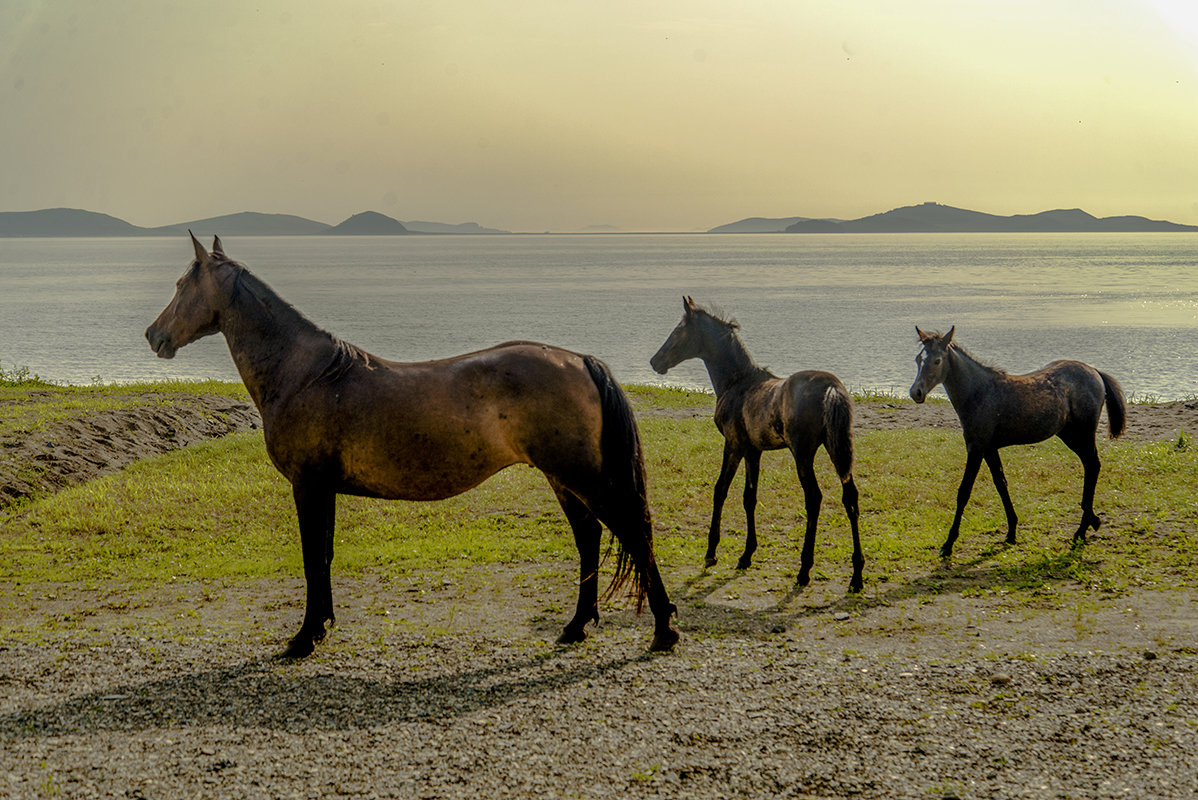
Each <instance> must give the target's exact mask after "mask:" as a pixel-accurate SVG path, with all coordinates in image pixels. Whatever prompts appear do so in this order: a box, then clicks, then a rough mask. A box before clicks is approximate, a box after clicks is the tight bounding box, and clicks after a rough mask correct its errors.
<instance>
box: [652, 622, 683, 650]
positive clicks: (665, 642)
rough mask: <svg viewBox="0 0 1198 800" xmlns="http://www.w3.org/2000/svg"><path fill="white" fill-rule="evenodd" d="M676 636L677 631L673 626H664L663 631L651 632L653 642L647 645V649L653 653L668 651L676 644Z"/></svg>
mask: <svg viewBox="0 0 1198 800" xmlns="http://www.w3.org/2000/svg"><path fill="white" fill-rule="evenodd" d="M678 638H679V634H678V631H676V630H674V628H673V627H669V628H666V629H665V631H664V632H658V633H654V634H653V643H652V644H650V645H649V650H650V651H651V652H654V653H668V652H670V651H671V650H673V649H674V645H676V644H678Z"/></svg>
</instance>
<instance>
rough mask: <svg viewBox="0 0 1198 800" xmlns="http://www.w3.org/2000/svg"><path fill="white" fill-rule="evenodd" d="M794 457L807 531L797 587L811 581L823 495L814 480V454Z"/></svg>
mask: <svg viewBox="0 0 1198 800" xmlns="http://www.w3.org/2000/svg"><path fill="white" fill-rule="evenodd" d="M794 457H795V468H796V469H797V470H798V473H799V484H800V485H801V486H802V487H803V503H804V505H805V507H806V510H807V531H806V533H805V534H804V535H803V554H802V556H801V557H800V560H799V586H806V585H807V584H808V583H809V582H810V581H811V566H812V565H813V564H814V563H815V526H816V524H817V523H818V522H819V507H820V504H821V503H822V502H823V501H824V495H823V492H821V491H820V489H819V483H818V482H817V481H816V480H815V453H795V454H794Z"/></svg>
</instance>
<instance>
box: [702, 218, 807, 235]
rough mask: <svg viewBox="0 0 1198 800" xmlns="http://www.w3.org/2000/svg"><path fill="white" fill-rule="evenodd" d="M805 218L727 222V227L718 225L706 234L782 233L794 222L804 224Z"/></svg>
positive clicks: (749, 219) (753, 219) (751, 219)
mask: <svg viewBox="0 0 1198 800" xmlns="http://www.w3.org/2000/svg"><path fill="white" fill-rule="evenodd" d="M806 219H807V217H780V218H776V219H771V218H769V217H748V218H746V219H742V220H740V221H739V222H729V223H728V224H727V225H718V226H716V227H714V228H712V229H711V230H709V231H708V233H782V232H784V231H785V230H786V228H787V227H788V226H790V225H794V224H795V223H796V222H804V221H806Z"/></svg>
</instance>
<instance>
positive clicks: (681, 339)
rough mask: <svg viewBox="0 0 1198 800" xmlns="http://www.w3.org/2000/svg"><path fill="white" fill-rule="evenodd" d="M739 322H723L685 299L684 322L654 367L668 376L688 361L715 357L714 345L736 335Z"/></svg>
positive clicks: (659, 353) (652, 362)
mask: <svg viewBox="0 0 1198 800" xmlns="http://www.w3.org/2000/svg"><path fill="white" fill-rule="evenodd" d="M737 327H739V326H738V325H737V324H736V323H735V322H728V321H726V320H722V319H720V318H719V317H717V316H715V315H714V314H712V313H710V312H708V311H707V310H706V309H704V308H702V307H701V306H699V305H697V304H696V303H695V301H694V300H692V299H691V298H689V297H684V298H682V321H681V322H679V323H678V325H676V326H675V327H674V330H673V331H671V332H670V335H669V337H668V338H667V339H666V341H665V344H663V345H662V346H661V347H660V348H659V349H658V351H657V352H656V353H654V354H653V358H651V359H649V364H650V366H652V367H653V369H654V370H656V371H657V372H658V373H659V374H661V375H665V374H666V373H667V372H668V371H669V370H671V369H672V368H674V367H676V366H678V365H679V364H681V363H682V362H683V361H686V360H687V359H688V358H703V357H706V356H707V355H709V354H711V353H712V349H711V348H712V345H714V344H716V343H717V342H719V341H720V340H721V339H723V338H727V337H729V336H731V335H734V334H735V332H736V329H737Z"/></svg>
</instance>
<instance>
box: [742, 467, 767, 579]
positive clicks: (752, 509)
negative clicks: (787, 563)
mask: <svg viewBox="0 0 1198 800" xmlns="http://www.w3.org/2000/svg"><path fill="white" fill-rule="evenodd" d="M760 473H761V451H760V450H750V451H749V452H747V453H745V498H744V503H745V527H746V528H747V530H748V532H747V533H746V534H745V551H744V552H743V553H741V555H740V560H739V561H737V562H736V568H737V569H748V568H749V567H751V566H752V565H753V553H755V552H756V551H757V524H756V516H757V513H756V512H757V476H758V475H759V474H760Z"/></svg>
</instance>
